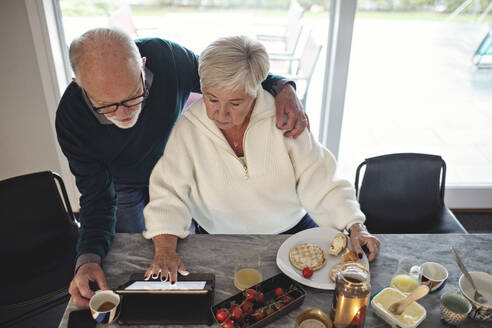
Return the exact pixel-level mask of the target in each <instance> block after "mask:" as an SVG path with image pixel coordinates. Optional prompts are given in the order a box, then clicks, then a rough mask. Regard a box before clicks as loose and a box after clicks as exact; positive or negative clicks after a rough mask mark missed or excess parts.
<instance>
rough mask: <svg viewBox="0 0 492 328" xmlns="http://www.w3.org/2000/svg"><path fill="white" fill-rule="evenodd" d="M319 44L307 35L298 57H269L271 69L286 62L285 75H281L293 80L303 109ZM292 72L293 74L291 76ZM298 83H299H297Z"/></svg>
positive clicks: (310, 34)
mask: <svg viewBox="0 0 492 328" xmlns="http://www.w3.org/2000/svg"><path fill="white" fill-rule="evenodd" d="M321 48H322V46H321V44H319V43H318V42H317V41H316V40H315V39H314V37H313V35H312V33H311V32H309V33H308V37H307V39H306V43H305V44H304V48H303V50H302V53H301V55H300V56H299V57H294V56H270V63H271V66H272V67H276V66H278V64H279V63H282V62H288V69H287V74H282V75H284V76H285V78H287V79H289V80H293V81H294V82H296V85H297V95H298V97H299V99H300V100H301V103H302V105H303V106H304V109H305V108H306V100H307V95H308V91H309V86H310V84H311V78H312V77H313V74H314V69H315V68H316V64H317V62H318V58H319V55H320V53H321ZM292 71H294V73H293V74H292ZM299 82H300V83H299Z"/></svg>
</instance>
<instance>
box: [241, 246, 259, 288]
mask: <svg viewBox="0 0 492 328" xmlns="http://www.w3.org/2000/svg"><path fill="white" fill-rule="evenodd" d="M260 264H261V259H260V255H259V254H253V253H245V254H238V255H237V256H236V262H235V266H234V286H236V288H237V289H239V290H245V289H247V288H249V287H251V286H253V285H256V284H257V283H259V282H261V281H262V280H263V276H262V274H261V270H260Z"/></svg>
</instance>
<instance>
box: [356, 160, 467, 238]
mask: <svg viewBox="0 0 492 328" xmlns="http://www.w3.org/2000/svg"><path fill="white" fill-rule="evenodd" d="M364 166H365V173H364V177H363V180H362V183H361V185H360V189H359V175H360V172H361V169H362V168H363V167H364ZM445 182H446V163H445V162H444V160H443V159H442V158H441V156H437V155H427V154H414V153H400V154H389V155H383V156H378V157H372V158H368V159H366V160H365V161H364V162H362V163H361V164H360V165H359V167H358V168H357V171H356V176H355V190H356V194H357V196H358V200H359V203H360V206H361V210H362V212H363V213H364V214H365V215H366V222H365V224H366V226H367V229H368V230H369V232H371V233H467V231H466V230H465V228H463V226H462V225H461V223H460V222H459V221H458V220H457V219H456V217H455V216H454V215H453V213H452V212H451V211H450V210H449V209H448V208H447V207H446V206H445V204H444V190H445Z"/></svg>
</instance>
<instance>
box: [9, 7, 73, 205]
mask: <svg viewBox="0 0 492 328" xmlns="http://www.w3.org/2000/svg"><path fill="white" fill-rule="evenodd" d="M35 1H36V0H35ZM32 12H33V10H32V6H31V11H30V12H29V10H28V8H27V7H26V2H25V1H19V0H1V1H0V180H2V179H6V178H9V177H12V176H16V175H21V174H25V173H31V172H36V171H43V170H52V171H55V172H58V173H60V174H61V175H62V177H63V179H64V181H65V184H66V186H67V191H68V193H69V196H70V198H71V203H72V206H73V207H74V208H75V209H77V208H78V201H77V198H76V195H75V193H74V183H73V177H72V176H71V174H69V173H67V172H68V168H67V163H66V159H65V158H63V156H62V155H61V152H60V149H59V147H58V142H57V140H56V133H55V131H54V120H55V113H56V103H57V101H58V99H57V98H58V97H59V91H58V88H54V89H56V92H55V93H53V88H52V89H51V90H49V89H48V88H49V87H50V86H49V84H47V83H46V73H45V72H46V69H47V67H46V66H49V65H47V64H46V63H47V62H49V59H50V58H48V56H46V55H45V54H43V53H42V52H40V51H39V44H40V40H34V37H33V35H36V33H40V32H39V27H36V26H34V27H32V26H33V24H32V15H33V14H32ZM29 15H31V20H30V19H29V18H30V16H29ZM31 29H33V30H31ZM36 41H37V43H36ZM42 42H44V41H42ZM44 43H46V42H44ZM36 47H37V48H36ZM51 59H52V58H51ZM43 62H44V63H43ZM43 66H44V67H43ZM43 74H44V75H43ZM50 92H51V93H50ZM50 94H51V95H53V94H56V95H55V96H51V98H50V99H47V98H48V97H47V95H50ZM53 98H56V99H54V100H53ZM52 107H53V108H52Z"/></svg>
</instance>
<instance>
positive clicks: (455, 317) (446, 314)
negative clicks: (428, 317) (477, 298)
mask: <svg viewBox="0 0 492 328" xmlns="http://www.w3.org/2000/svg"><path fill="white" fill-rule="evenodd" d="M440 309H441V319H443V320H444V321H445V322H447V323H448V324H450V325H454V326H459V325H461V324H462V323H463V321H465V319H466V317H467V316H468V313H470V311H471V309H472V305H471V303H470V302H468V300H467V299H466V298H465V297H463V296H462V295H460V294H456V293H446V294H443V295H442V296H441V306H440Z"/></svg>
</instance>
